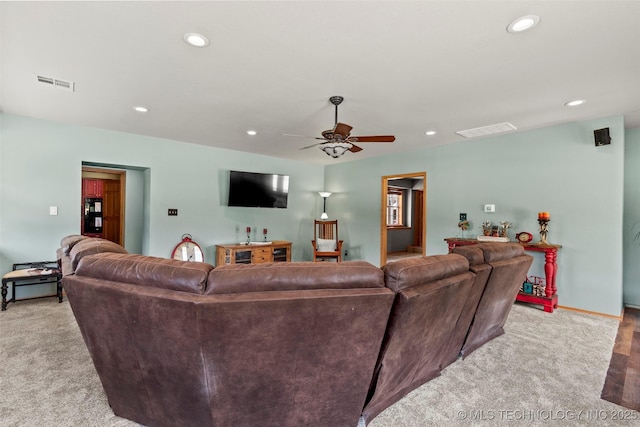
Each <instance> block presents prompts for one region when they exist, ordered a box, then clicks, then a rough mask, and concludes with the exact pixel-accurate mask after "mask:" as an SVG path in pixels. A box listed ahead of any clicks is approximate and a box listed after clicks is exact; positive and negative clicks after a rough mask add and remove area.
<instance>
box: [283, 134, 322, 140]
mask: <svg viewBox="0 0 640 427" xmlns="http://www.w3.org/2000/svg"><path fill="white" fill-rule="evenodd" d="M282 136H295V137H296V138H308V139H318V140H320V141H324V140H325V139H324V138H320V137H317V136H308V135H294V134H292V133H283V134H282Z"/></svg>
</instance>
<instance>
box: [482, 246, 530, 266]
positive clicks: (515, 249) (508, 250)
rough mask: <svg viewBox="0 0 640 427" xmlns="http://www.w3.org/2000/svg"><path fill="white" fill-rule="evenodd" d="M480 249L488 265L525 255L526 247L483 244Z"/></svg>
mask: <svg viewBox="0 0 640 427" xmlns="http://www.w3.org/2000/svg"><path fill="white" fill-rule="evenodd" d="M478 247H479V248H480V249H481V250H482V252H483V253H484V260H485V262H488V263H492V262H496V261H502V260H505V259H511V258H515V257H518V256H522V255H524V247H523V246H522V245H521V244H519V243H482V244H479V245H478Z"/></svg>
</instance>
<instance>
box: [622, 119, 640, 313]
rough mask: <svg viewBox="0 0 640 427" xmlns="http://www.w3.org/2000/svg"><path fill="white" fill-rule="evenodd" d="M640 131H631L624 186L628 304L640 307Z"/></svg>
mask: <svg viewBox="0 0 640 427" xmlns="http://www.w3.org/2000/svg"><path fill="white" fill-rule="evenodd" d="M638 165H640V129H629V130H627V135H626V140H625V164H624V175H625V178H624V180H625V187H624V302H625V304H627V305H631V306H634V307H640V262H638V260H640V168H639V167H638Z"/></svg>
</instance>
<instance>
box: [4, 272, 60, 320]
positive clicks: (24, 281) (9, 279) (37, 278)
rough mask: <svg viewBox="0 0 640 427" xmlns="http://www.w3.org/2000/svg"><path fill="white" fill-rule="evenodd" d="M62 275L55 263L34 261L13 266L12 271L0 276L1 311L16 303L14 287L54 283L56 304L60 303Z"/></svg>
mask: <svg viewBox="0 0 640 427" xmlns="http://www.w3.org/2000/svg"><path fill="white" fill-rule="evenodd" d="M60 279H62V273H61V271H60V269H59V268H58V263H57V261H36V262H23V263H17V264H13V270H12V271H10V272H9V273H7V274H5V275H4V276H2V311H5V310H6V309H7V304H8V303H10V302H16V287H20V286H30V285H41V284H44V283H55V284H56V294H55V295H47V296H57V297H58V302H62V283H61V282H60ZM8 283H11V299H10V300H9V301H7V288H8V286H7V284H8Z"/></svg>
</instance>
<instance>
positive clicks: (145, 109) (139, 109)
mask: <svg viewBox="0 0 640 427" xmlns="http://www.w3.org/2000/svg"><path fill="white" fill-rule="evenodd" d="M133 109H134V110H136V111H137V112H138V113H146V112H147V111H149V109H148V108H147V107H142V106H137V107H133Z"/></svg>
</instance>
